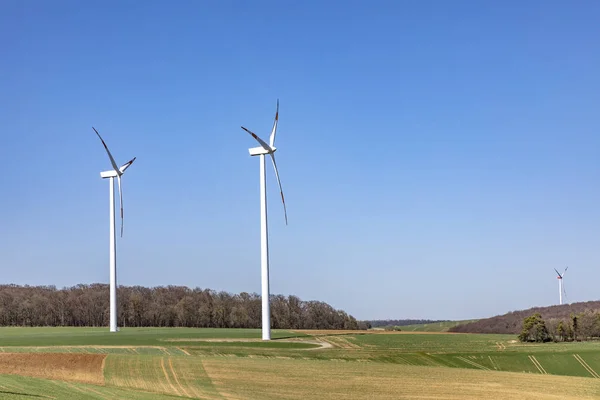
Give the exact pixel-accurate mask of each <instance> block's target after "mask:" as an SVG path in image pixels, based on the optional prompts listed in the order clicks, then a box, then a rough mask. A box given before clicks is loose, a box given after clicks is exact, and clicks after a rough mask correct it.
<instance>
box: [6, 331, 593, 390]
mask: <svg viewBox="0 0 600 400" xmlns="http://www.w3.org/2000/svg"><path fill="white" fill-rule="evenodd" d="M259 338H260V331H259V330H242V329H184V328H181V329H180V328H153V329H149V328H144V329H137V328H124V329H122V331H121V332H118V333H116V334H111V333H109V332H107V329H106V328H0V368H1V372H0V398H2V399H4V398H8V399H12V398H15V399H17V398H24V396H29V397H31V398H36V397H37V398H57V399H63V398H64V399H67V398H78V399H79V398H81V399H87V398H89V399H119V398H123V399H157V398H202V399H228V398H237V399H246V398H248V399H288V398H289V399H296V398H297V399H305V398H325V399H335V398H340V397H344V395H345V394H347V393H352V394H353V397H352V398H390V399H392V398H415V399H416V398H432V399H433V398H456V399H458V398H461V399H462V398H467V399H469V398H472V399H477V398H482V397H489V398H509V399H510V398H515V399H517V398H518V399H522V398H531V399H534V398H535V399H538V398H542V399H543V398H549V399H550V398H561V399H568V398H573V399H576V398H590V399H592V398H600V375H599V373H600V344H599V343H593V342H581V343H560V344H555V343H546V344H522V343H518V342H517V341H516V340H515V337H514V336H512V335H476V334H443V333H439V334H437V333H402V332H401V333H391V332H389V333H388V332H379V333H378V332H368V333H367V332H350V333H346V332H341V331H338V332H331V331H323V332H319V331H313V332H307V331H303V332H293V331H281V330H275V331H273V338H275V340H273V341H271V342H262V341H260V340H259ZM36 357H41V358H40V360H39V361H35V360H37V358H36ZM21 358H23V360H24V359H26V360H34V361H31V362H30V361H23V360H22V359H21ZM27 362H30V363H31V365H29V364H27ZM17 365H18V366H17ZM100 366H101V367H100ZM11 368H12V369H11ZM16 374H18V375H16ZM424 387H427V389H424ZM519 388H520V389H519ZM424 391H425V392H424ZM400 394H402V397H398V396H400ZM459 394H460V395H459ZM454 395H456V397H453V396H454ZM427 396H429V397H427Z"/></svg>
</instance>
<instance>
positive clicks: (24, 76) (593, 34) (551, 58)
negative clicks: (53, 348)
mask: <svg viewBox="0 0 600 400" xmlns="http://www.w3.org/2000/svg"><path fill="white" fill-rule="evenodd" d="M101 3H102V4H100V3H93V4H92V3H89V2H80V1H55V2H42V1H31V0H29V1H23V0H9V1H3V2H2V3H1V4H0V49H1V55H0V88H1V89H0V135H1V136H0V138H1V141H0V159H1V160H2V164H3V173H2V174H1V175H0V185H1V187H2V196H1V198H0V221H1V223H0V266H1V269H2V275H1V278H0V280H1V282H2V283H18V284H30V285H39V284H54V285H57V286H59V287H61V286H65V285H74V284H77V283H91V282H108V221H107V219H108V187H107V186H108V183H107V182H106V181H102V180H101V179H100V177H99V172H100V171H101V170H106V169H109V168H110V163H109V161H108V158H107V157H106V154H105V153H104V150H103V148H102V147H101V144H100V142H99V141H98V139H97V137H96V136H95V135H94V132H93V131H92V129H91V127H92V125H93V126H95V127H96V128H98V129H99V131H100V132H101V133H102V134H103V136H104V139H105V140H106V141H107V143H108V145H109V147H110V148H111V149H112V152H113V154H114V155H115V157H116V158H117V161H118V162H120V163H122V162H125V161H127V160H128V159H129V158H130V157H132V156H137V157H138V159H137V161H136V163H135V164H134V165H133V166H132V167H131V168H130V169H129V170H128V171H127V174H126V175H125V177H124V194H125V199H124V200H125V214H126V218H125V236H124V238H123V239H122V240H119V242H118V246H119V265H118V267H119V283H120V284H124V285H145V286H154V285H168V284H177V285H187V286H190V287H196V286H198V287H202V288H206V287H208V288H212V289H217V290H227V291H230V292H240V291H248V292H259V291H260V266H259V197H258V194H259V193H258V177H259V176H258V160H257V159H254V158H251V157H250V156H249V155H248V150H247V149H248V147H251V146H254V145H255V144H256V143H254V142H253V140H252V139H251V138H250V137H249V136H248V135H247V134H246V133H245V132H243V131H242V130H241V129H240V125H245V126H247V127H249V128H250V129H253V130H255V131H256V132H257V133H259V134H262V135H263V136H264V137H266V136H268V133H269V130H270V128H271V124H272V118H273V114H274V111H275V110H274V108H275V101H276V99H277V98H280V99H281V110H280V127H279V128H280V129H279V131H278V132H279V133H278V140H277V142H278V143H277V146H278V148H279V152H278V163H279V168H280V173H281V178H282V183H283V188H284V192H285V194H286V199H287V204H288V213H289V220H290V223H289V226H287V227H286V226H285V225H284V220H283V210H282V207H281V204H279V203H278V202H277V201H278V192H277V187H276V182H275V180H274V175H273V173H272V171H269V175H268V184H269V199H270V204H269V210H270V211H269V212H270V214H269V216H270V230H271V243H270V244H271V282H272V292H273V293H281V294H296V295H298V296H300V297H301V298H302V299H307V300H309V299H318V300H323V301H326V302H328V303H330V304H332V305H333V306H335V307H338V308H342V309H344V310H346V311H348V312H349V313H351V314H353V315H354V316H356V317H357V318H361V319H362V318H365V319H366V318H405V317H406V318H448V319H459V318H475V317H485V316H489V315H493V314H497V313H503V312H507V311H511V310H515V309H523V308H528V307H530V306H535V305H550V304H553V303H556V302H557V301H558V293H557V292H558V286H557V285H558V284H557V280H556V278H555V275H554V272H553V268H557V269H563V268H564V266H566V265H569V266H570V269H569V272H568V273H567V276H566V278H565V286H566V289H567V295H568V300H569V301H572V302H574V301H585V300H597V299H599V293H598V282H599V281H600V158H599V150H600V130H599V128H600V111H599V110H600V107H599V106H600V74H599V73H598V71H600V23H599V22H598V21H600V4H599V3H598V2H596V1H578V2H575V3H569V2H565V1H527V2H518V1H506V2H480V1H442V0H439V1H419V2H415V1H388V2H382V1H374V2H367V1H361V2H357V1H350V2H346V1H344V2H341V1H330V2H319V1H306V2H291V1H289V2H285V1H284V2H281V1H277V2H276V1H272V2H261V1H255V2H242V1H236V2H231V1H178V2H166V1H165V2H155V1H148V2H134V1H125V2H101Z"/></svg>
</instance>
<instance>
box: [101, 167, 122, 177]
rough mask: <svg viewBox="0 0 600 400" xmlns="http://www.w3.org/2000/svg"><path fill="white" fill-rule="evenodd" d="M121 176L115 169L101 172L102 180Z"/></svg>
mask: <svg viewBox="0 0 600 400" xmlns="http://www.w3.org/2000/svg"><path fill="white" fill-rule="evenodd" d="M118 176H119V175H118V174H117V171H115V170H114V169H111V170H110V171H102V172H100V177H101V178H102V179H106V178H116V177H118Z"/></svg>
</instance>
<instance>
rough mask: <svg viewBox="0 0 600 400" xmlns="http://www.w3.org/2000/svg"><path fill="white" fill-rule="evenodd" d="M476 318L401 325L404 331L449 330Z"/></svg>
mask: <svg viewBox="0 0 600 400" xmlns="http://www.w3.org/2000/svg"><path fill="white" fill-rule="evenodd" d="M475 321H477V320H476V319H467V320H464V321H444V322H434V323H432V324H414V325H404V326H399V327H398V328H400V329H401V330H403V331H408V332H448V329H450V328H452V327H454V326H457V325H462V324H467V323H469V322H475Z"/></svg>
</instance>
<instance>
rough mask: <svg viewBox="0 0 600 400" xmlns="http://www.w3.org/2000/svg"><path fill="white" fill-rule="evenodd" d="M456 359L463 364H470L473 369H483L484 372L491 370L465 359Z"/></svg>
mask: <svg viewBox="0 0 600 400" xmlns="http://www.w3.org/2000/svg"><path fill="white" fill-rule="evenodd" d="M456 358H458V359H459V360H461V361H463V362H466V363H467V364H471V365H472V366H473V367H476V368H479V369H483V370H486V371H491V369H489V368H488V367H486V366H484V365H481V364H478V363H476V362H475V361H471V360H468V359H466V358H465V357H461V356H456Z"/></svg>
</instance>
